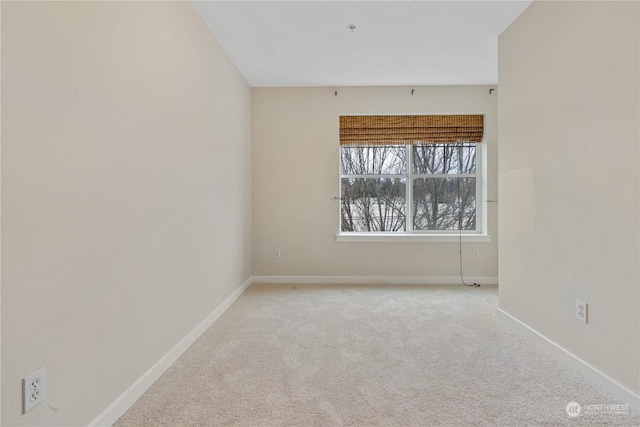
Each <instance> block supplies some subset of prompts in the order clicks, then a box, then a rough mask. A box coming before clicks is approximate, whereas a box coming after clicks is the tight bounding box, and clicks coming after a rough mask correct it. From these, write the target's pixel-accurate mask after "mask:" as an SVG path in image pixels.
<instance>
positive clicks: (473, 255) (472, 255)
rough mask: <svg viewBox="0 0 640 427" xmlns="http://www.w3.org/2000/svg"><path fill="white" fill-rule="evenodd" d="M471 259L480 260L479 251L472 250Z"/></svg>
mask: <svg viewBox="0 0 640 427" xmlns="http://www.w3.org/2000/svg"><path fill="white" fill-rule="evenodd" d="M471 257H472V258H478V250H477V249H472V250H471Z"/></svg>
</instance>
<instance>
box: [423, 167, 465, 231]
mask: <svg viewBox="0 0 640 427" xmlns="http://www.w3.org/2000/svg"><path fill="white" fill-rule="evenodd" d="M461 207H462V209H461ZM412 209H413V228H414V229H415V230H459V229H462V230H475V229H476V179H475V178H416V179H414V180H413V207H412Z"/></svg>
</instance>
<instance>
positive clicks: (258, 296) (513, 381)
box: [116, 284, 640, 427]
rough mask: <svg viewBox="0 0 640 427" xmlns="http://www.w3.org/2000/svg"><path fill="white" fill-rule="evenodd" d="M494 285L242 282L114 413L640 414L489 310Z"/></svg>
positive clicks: (451, 419) (596, 420) (260, 421)
mask: <svg viewBox="0 0 640 427" xmlns="http://www.w3.org/2000/svg"><path fill="white" fill-rule="evenodd" d="M496 305H497V288H496V287H486V286H483V287H480V288H471V287H463V286H406V285H402V286H383V285H380V286H334V285H266V284H261V285H253V286H252V287H251V288H249V289H248V290H247V291H246V292H245V293H244V295H242V296H241V297H240V298H239V299H238V300H237V301H236V302H235V303H234V304H233V306H231V308H229V310H227V312H226V313H225V314H224V315H223V316H222V317H221V318H220V319H219V320H218V321H217V322H216V323H215V324H214V325H213V326H212V327H211V328H210V329H209V330H208V331H207V332H205V333H204V334H203V335H202V336H201V337H200V339H199V340H198V341H197V342H196V343H195V344H194V345H193V346H191V348H189V349H188V350H187V351H186V352H185V354H184V355H183V356H182V357H181V358H180V359H179V360H178V361H177V362H176V363H175V364H174V365H173V366H172V367H171V368H170V369H169V370H168V371H167V372H166V373H165V374H164V375H163V376H162V377H161V378H160V379H159V380H158V381H157V382H156V383H155V384H154V385H153V386H152V387H151V388H150V389H149V390H148V391H147V393H145V394H144V395H143V396H142V397H141V398H140V399H139V400H138V402H137V403H136V404H135V405H134V406H133V407H132V408H131V409H130V410H129V411H128V412H127V413H126V414H125V415H124V416H123V417H122V418H120V420H119V421H118V422H117V423H116V426H118V427H125V426H456V425H465V426H467V425H477V426H519V425H526V426H532V425H639V424H640V419H639V418H638V416H637V415H636V414H633V413H627V414H618V415H613V414H603V413H591V414H586V415H582V416H579V417H576V418H570V417H569V416H568V415H567V413H566V406H567V404H568V403H569V402H572V401H575V402H578V403H580V404H581V405H585V404H610V403H619V402H616V401H615V400H614V399H613V398H611V397H610V396H608V395H606V394H605V393H604V392H602V391H601V390H599V389H598V388H597V387H595V386H594V385H592V384H591V383H589V382H588V381H587V380H586V379H584V378H583V377H582V376H581V375H580V374H578V373H577V372H575V371H572V370H569V369H566V368H565V367H564V366H563V365H562V364H561V363H560V362H558V361H556V360H555V359H553V358H552V357H551V356H549V355H548V354H547V353H546V352H545V351H544V350H542V349H541V348H539V347H537V346H535V345H533V344H532V343H530V342H529V341H527V340H526V339H525V338H523V337H521V336H520V335H519V334H518V333H516V332H514V331H512V330H511V329H509V328H508V327H507V326H505V325H503V324H502V323H501V322H500V321H499V320H497V319H496V317H495V311H496Z"/></svg>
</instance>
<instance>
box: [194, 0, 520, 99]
mask: <svg viewBox="0 0 640 427" xmlns="http://www.w3.org/2000/svg"><path fill="white" fill-rule="evenodd" d="M530 3H531V1H451V0H449V1H399V0H396V1H209V2H207V1H194V4H195V7H196V8H197V10H198V11H199V13H200V15H201V16H202V18H203V19H204V21H205V22H206V23H207V25H208V26H209V28H210V29H211V32H212V33H213V35H214V36H215V37H216V39H217V40H218V42H219V43H220V44H221V45H222V47H223V48H224V50H225V51H226V52H227V54H228V55H229V57H230V58H231V60H232V61H233V62H234V63H235V65H236V66H237V67H238V69H239V70H240V72H241V73H242V74H243V75H244V77H245V79H246V80H247V82H248V83H249V85H250V86H253V87H284V86H412V85H416V86H418V85H472V84H496V83H497V82H498V36H499V35H500V33H501V32H502V31H503V30H504V29H506V28H507V27H508V26H509V24H511V22H513V21H514V19H515V18H516V17H517V16H518V15H519V14H520V13H521V12H522V11H523V10H524V9H525V8H526V7H527V6H528V5H529V4H530ZM351 24H353V25H355V26H356V29H355V30H354V31H353V32H352V31H350V30H349V28H348V26H349V25H351Z"/></svg>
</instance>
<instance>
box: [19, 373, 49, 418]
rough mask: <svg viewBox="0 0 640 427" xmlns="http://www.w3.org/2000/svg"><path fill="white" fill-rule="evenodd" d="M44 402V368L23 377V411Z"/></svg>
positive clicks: (24, 412)
mask: <svg viewBox="0 0 640 427" xmlns="http://www.w3.org/2000/svg"><path fill="white" fill-rule="evenodd" d="M42 402H44V368H40V369H38V370H37V371H36V372H34V373H33V374H31V375H29V376H28V377H26V378H23V379H22V403H23V405H22V413H23V414H26V413H27V412H29V411H30V410H31V409H33V407H34V406H36V405H38V404H40V403H42Z"/></svg>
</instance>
